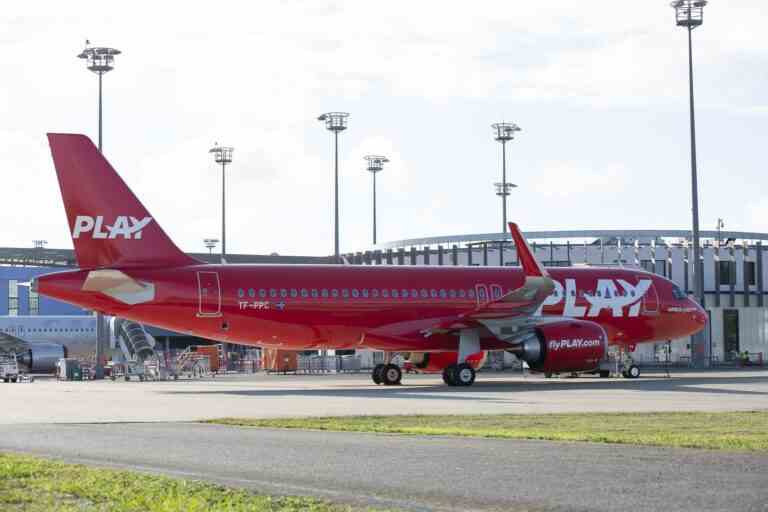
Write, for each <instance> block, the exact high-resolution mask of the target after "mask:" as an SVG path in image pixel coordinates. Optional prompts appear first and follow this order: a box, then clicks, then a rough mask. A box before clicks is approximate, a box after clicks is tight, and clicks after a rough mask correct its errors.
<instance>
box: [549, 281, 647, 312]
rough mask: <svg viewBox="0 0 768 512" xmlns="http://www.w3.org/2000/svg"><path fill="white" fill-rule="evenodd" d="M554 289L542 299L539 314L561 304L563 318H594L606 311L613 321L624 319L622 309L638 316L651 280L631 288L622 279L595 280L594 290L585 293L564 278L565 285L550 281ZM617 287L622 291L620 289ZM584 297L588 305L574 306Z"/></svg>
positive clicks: (573, 282)
mask: <svg viewBox="0 0 768 512" xmlns="http://www.w3.org/2000/svg"><path fill="white" fill-rule="evenodd" d="M553 282H554V284H555V289H554V290H553V291H552V293H551V294H550V295H549V296H548V297H547V298H546V299H545V300H544V302H543V303H542V305H541V307H539V309H538V311H537V312H536V314H537V315H541V313H542V310H543V309H544V307H546V306H556V305H558V304H561V303H563V302H564V304H563V315H564V316H570V317H573V318H581V317H585V316H587V317H596V316H599V315H600V312H601V311H602V310H604V309H609V310H610V311H611V315H612V316H613V317H615V318H619V317H622V316H624V314H625V313H624V312H625V308H627V307H628V306H629V309H628V311H627V315H626V316H629V317H636V316H638V315H639V314H640V304H641V299H642V298H643V297H644V296H645V294H646V293H648V290H649V289H650V287H651V280H650V279H641V280H640V281H639V282H638V283H637V285H633V284H631V283H629V282H627V281H625V280H624V279H616V280H614V279H598V280H597V284H596V286H595V290H594V291H593V292H591V293H588V292H586V291H584V290H582V291H581V292H579V290H577V289H576V280H575V279H565V286H563V285H562V283H560V282H559V281H553ZM616 283H618V287H617V286H616ZM619 287H620V288H621V289H619ZM579 296H583V297H584V300H585V301H586V302H587V303H588V306H587V305H581V306H580V305H577V299H578V297H579Z"/></svg>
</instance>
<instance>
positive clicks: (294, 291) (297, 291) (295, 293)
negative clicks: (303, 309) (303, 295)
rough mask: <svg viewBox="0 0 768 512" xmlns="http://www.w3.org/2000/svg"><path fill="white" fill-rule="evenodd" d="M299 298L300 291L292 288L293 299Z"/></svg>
mask: <svg viewBox="0 0 768 512" xmlns="http://www.w3.org/2000/svg"><path fill="white" fill-rule="evenodd" d="M298 296H299V290H297V289H296V288H291V297H292V298H294V299H295V298H296V297H298Z"/></svg>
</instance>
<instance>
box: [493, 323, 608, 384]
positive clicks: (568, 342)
mask: <svg viewBox="0 0 768 512" xmlns="http://www.w3.org/2000/svg"><path fill="white" fill-rule="evenodd" d="M607 350H608V337H607V335H606V334H605V331H604V330H603V328H602V327H600V326H599V325H598V324H596V323H594V322H587V321H584V320H564V321H561V322H553V323H551V324H544V325H542V326H540V327H537V328H536V330H535V331H534V332H533V333H531V334H530V335H528V336H527V337H525V338H524V339H523V340H522V341H521V342H520V343H519V344H518V345H516V346H515V347H513V348H512V349H509V350H508V351H509V352H512V353H513V354H515V355H516V356H517V357H518V358H519V359H521V360H523V361H525V362H526V363H528V366H530V367H531V369H532V370H534V371H537V372H544V373H560V372H585V371H592V370H595V369H596V368H597V367H598V366H599V365H600V361H601V360H602V359H603V357H605V353H606V351H607Z"/></svg>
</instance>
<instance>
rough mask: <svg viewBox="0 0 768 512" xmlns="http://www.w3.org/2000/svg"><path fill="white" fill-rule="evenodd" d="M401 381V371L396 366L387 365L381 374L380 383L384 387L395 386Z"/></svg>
mask: <svg viewBox="0 0 768 512" xmlns="http://www.w3.org/2000/svg"><path fill="white" fill-rule="evenodd" d="M402 380H403V371H402V370H401V369H400V367H399V366H397V365H396V364H388V365H386V366H385V367H384V371H382V372H381V381H382V382H383V383H384V385H385V386H397V385H399V384H400V381H402Z"/></svg>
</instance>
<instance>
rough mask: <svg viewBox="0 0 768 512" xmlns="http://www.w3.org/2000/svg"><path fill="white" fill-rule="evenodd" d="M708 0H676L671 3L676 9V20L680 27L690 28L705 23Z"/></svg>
mask: <svg viewBox="0 0 768 512" xmlns="http://www.w3.org/2000/svg"><path fill="white" fill-rule="evenodd" d="M707 3H708V2H707V0H675V1H674V2H672V3H671V4H670V5H671V6H672V7H673V8H674V9H675V21H676V22H677V26H678V27H686V28H688V29H690V30H693V29H694V28H696V27H698V26H701V24H702V23H704V7H705V6H706V5H707Z"/></svg>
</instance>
